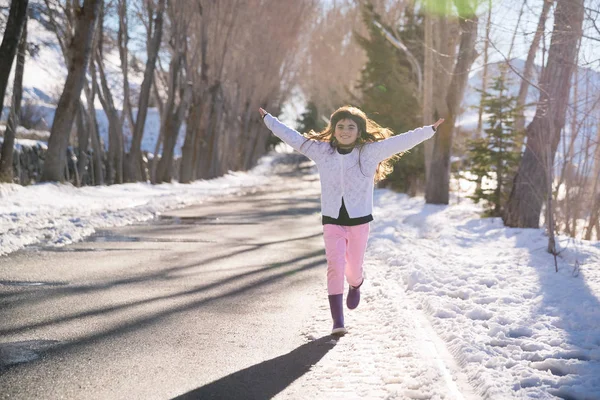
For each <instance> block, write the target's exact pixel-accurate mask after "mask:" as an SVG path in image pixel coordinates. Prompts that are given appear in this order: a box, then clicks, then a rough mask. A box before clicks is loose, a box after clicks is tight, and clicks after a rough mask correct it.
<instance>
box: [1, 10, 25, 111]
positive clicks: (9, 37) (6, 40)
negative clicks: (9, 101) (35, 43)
mask: <svg viewBox="0 0 600 400" xmlns="http://www.w3.org/2000/svg"><path fill="white" fill-rule="evenodd" d="M27 4H28V0H12V2H11V3H10V11H9V14H8V20H7V22H6V30H5V31H4V36H3V37H2V44H0V111H1V110H3V109H4V95H5V94H6V85H7V84H8V78H9V76H10V71H11V69H12V64H13V60H14V58H15V54H16V52H17V46H18V45H19V40H20V38H21V32H22V31H23V27H24V26H25V21H26V19H27Z"/></svg>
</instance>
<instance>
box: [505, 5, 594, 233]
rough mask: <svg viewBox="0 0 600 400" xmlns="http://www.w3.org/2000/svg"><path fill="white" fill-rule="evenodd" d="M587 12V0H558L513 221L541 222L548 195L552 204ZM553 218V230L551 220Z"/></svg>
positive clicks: (511, 207)
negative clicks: (556, 161) (555, 171)
mask: <svg viewBox="0 0 600 400" xmlns="http://www.w3.org/2000/svg"><path fill="white" fill-rule="evenodd" d="M583 15H584V7H583V0H574V1H571V0H558V1H557V5H556V9H555V12H554V29H553V31H552V40H551V44H550V49H549V52H548V63H547V65H546V67H545V68H544V71H543V72H542V76H541V79H540V83H539V86H540V89H541V90H540V99H539V102H538V106H537V109H536V114H535V117H534V119H533V121H532V122H531V123H530V124H529V125H528V126H527V146H526V150H525V153H524V154H523V158H522V159H521V162H520V164H519V169H518V171H517V175H516V176H515V179H514V182H513V187H512V191H511V194H510V197H509V200H508V203H507V205H506V213H505V215H504V217H503V219H504V223H505V224H506V225H507V226H511V227H527V228H537V227H538V226H539V218H540V212H541V208H542V204H543V203H544V201H548V202H549V203H548V204H547V209H549V210H552V205H551V204H550V202H551V196H548V195H547V193H549V192H550V193H551V182H552V180H551V179H550V178H551V176H552V168H551V167H552V165H553V162H554V155H555V153H556V149H557V147H558V143H559V141H560V137H561V131H562V129H563V126H564V124H565V114H566V109H567V102H568V99H569V89H570V86H571V76H572V72H573V68H574V66H575V65H576V64H575V62H576V56H577V48H578V46H577V43H578V41H579V39H580V38H581V35H582V30H581V28H582V22H583ZM550 214H551V212H550ZM548 223H549V226H548V229H549V231H551V232H553V229H554V227H553V225H552V224H551V221H548Z"/></svg>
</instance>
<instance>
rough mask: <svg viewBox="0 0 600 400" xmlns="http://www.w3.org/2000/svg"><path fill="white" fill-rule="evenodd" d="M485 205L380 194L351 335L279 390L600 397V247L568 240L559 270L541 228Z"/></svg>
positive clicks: (317, 323)
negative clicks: (510, 222) (508, 224)
mask: <svg viewBox="0 0 600 400" xmlns="http://www.w3.org/2000/svg"><path fill="white" fill-rule="evenodd" d="M480 211H481V208H480V207H479V206H478V205H475V204H472V203H471V202H470V201H466V200H462V201H461V203H460V204H455V205H451V206H432V205H426V204H425V202H424V199H422V198H409V197H408V196H406V195H402V194H397V193H393V192H391V191H388V190H376V192H375V210H374V216H375V221H374V222H372V223H371V224H372V225H371V237H370V240H369V246H368V249H367V255H366V261H365V271H366V276H367V280H366V282H365V285H364V286H363V290H362V292H363V302H362V304H361V306H360V307H359V308H358V309H357V310H354V311H348V310H346V324H347V325H348V328H349V331H350V334H349V335H347V336H346V337H344V338H342V339H341V340H339V342H338V343H337V345H336V346H335V348H334V349H333V350H332V351H330V352H329V353H328V354H326V355H325V357H323V359H322V360H321V362H320V363H319V364H317V365H315V366H314V367H313V368H312V370H311V371H310V372H309V373H308V374H306V375H305V376H303V377H302V378H300V379H299V380H298V381H296V382H294V383H293V384H292V386H291V387H290V388H289V390H287V391H285V392H284V393H282V394H281V395H280V396H279V397H278V398H281V399H285V398H295V397H294V396H295V395H298V394H299V393H303V392H304V393H310V394H311V397H314V398H327V399H338V398H339V399H341V398H344V399H348V398H357V399H358V398H369V399H395V398H397V399H472V398H473V399H482V398H485V399H510V398H519V399H521V398H531V399H533V398H535V399H550V398H565V399H567V398H568V399H578V400H586V399H587V400H592V399H596V400H597V399H600V322H599V321H600V301H599V298H600V243H599V242H578V243H577V244H576V245H575V243H574V242H573V241H572V240H570V239H568V238H564V237H562V238H560V247H561V248H562V249H563V252H562V253H561V257H560V258H559V261H558V262H559V272H558V273H556V272H554V260H553V257H551V256H550V255H549V254H548V253H546V251H545V248H546V243H547V238H546V237H545V236H544V234H543V231H542V230H541V229H514V228H505V227H504V226H503V224H502V221H501V220H499V219H493V218H486V219H481V218H480V217H479V215H478V213H479V212H480ZM576 260H577V261H578V262H579V264H580V265H581V268H580V269H579V271H574V269H573V266H574V265H575V261H576ZM315 295H316V296H321V297H323V299H324V301H323V306H322V307H321V309H320V310H318V311H317V312H316V313H315V315H314V318H313V319H312V320H311V321H310V322H308V323H307V328H306V335H307V337H309V338H318V337H322V336H324V335H326V334H327V333H328V330H329V329H330V316H329V310H328V308H327V305H326V300H325V299H326V293H325V292H322V293H315ZM440 339H441V340H440ZM449 354H452V356H450V355H449Z"/></svg>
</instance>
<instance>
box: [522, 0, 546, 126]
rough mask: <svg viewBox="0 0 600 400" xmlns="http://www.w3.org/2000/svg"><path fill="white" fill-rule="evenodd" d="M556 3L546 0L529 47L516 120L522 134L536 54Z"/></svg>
mask: <svg viewBox="0 0 600 400" xmlns="http://www.w3.org/2000/svg"><path fill="white" fill-rule="evenodd" d="M553 3H554V0H544V3H543V7H542V12H541V14H540V19H539V21H538V26H537V29H536V31H535V34H534V35H533V41H532V42H531V45H530V46H529V51H528V52H527V60H526V61H525V69H524V70H523V79H522V80H521V85H520V87H519V95H518V97H517V112H518V116H517V119H516V120H515V130H516V131H517V132H521V131H523V130H524V129H525V115H524V113H525V107H524V106H525V100H526V99H527V92H528V90H529V81H530V79H531V75H532V72H533V66H534V65H533V60H534V59H535V54H536V53H537V51H538V49H539V46H540V40H541V38H542V35H543V34H544V31H545V26H546V19H547V18H548V11H549V10H550V6H551V5H552V4H553Z"/></svg>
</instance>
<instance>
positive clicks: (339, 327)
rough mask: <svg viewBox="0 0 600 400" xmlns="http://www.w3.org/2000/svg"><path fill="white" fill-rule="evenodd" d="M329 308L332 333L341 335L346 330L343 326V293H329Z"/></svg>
mask: <svg viewBox="0 0 600 400" xmlns="http://www.w3.org/2000/svg"><path fill="white" fill-rule="evenodd" d="M329 308H330V309H331V317H332V318H333V329H332V331H331V334H332V335H338V336H342V335H344V334H346V332H348V331H347V330H346V328H344V294H343V293H342V294H333V295H329Z"/></svg>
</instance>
